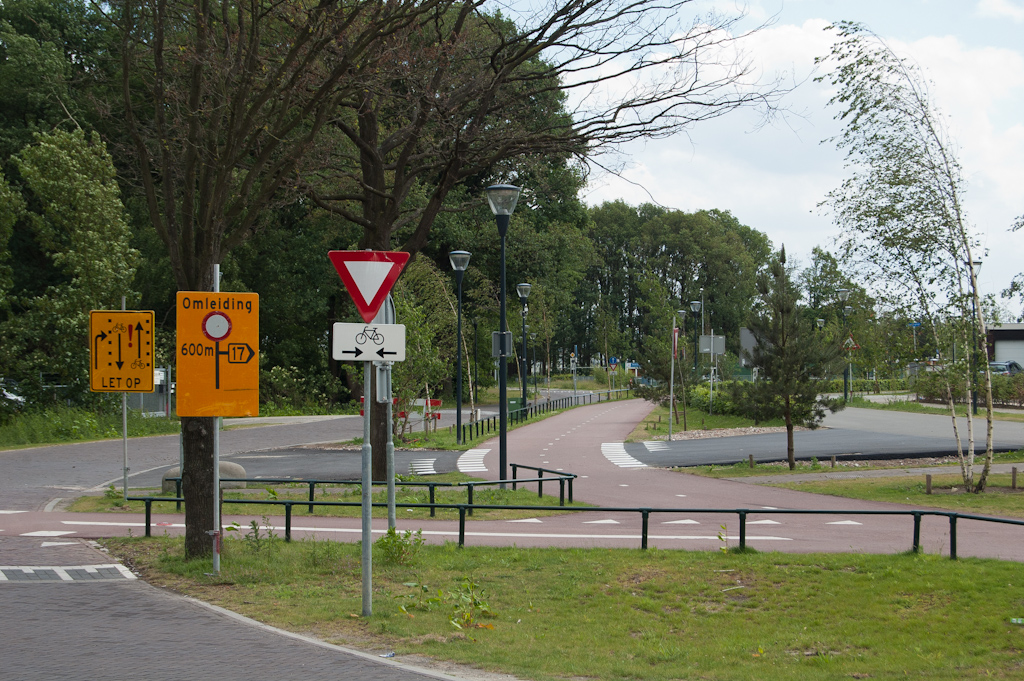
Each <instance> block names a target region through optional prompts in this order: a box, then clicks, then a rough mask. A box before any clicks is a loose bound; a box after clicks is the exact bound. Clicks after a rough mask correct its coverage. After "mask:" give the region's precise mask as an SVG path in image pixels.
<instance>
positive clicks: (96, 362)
mask: <svg viewBox="0 0 1024 681" xmlns="http://www.w3.org/2000/svg"><path fill="white" fill-rule="evenodd" d="M106 339H107V332H106V331H100V332H99V333H98V334H96V336H95V337H94V338H93V339H92V362H93V365H92V368H93V369H99V368H100V341H101V340H106Z"/></svg>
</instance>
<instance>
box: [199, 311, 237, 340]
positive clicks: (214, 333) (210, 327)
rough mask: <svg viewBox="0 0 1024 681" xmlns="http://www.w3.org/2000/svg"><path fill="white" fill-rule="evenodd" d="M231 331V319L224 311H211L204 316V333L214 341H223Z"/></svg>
mask: <svg viewBox="0 0 1024 681" xmlns="http://www.w3.org/2000/svg"><path fill="white" fill-rule="evenodd" d="M230 333H231V319H230V318H229V317H228V316H227V315H226V314H224V313H223V312H211V313H210V314H208V315H206V316H205V317H203V335H204V336H206V337H207V338H209V339H210V340H212V341H222V340H224V339H225V338H227V337H228V334H230Z"/></svg>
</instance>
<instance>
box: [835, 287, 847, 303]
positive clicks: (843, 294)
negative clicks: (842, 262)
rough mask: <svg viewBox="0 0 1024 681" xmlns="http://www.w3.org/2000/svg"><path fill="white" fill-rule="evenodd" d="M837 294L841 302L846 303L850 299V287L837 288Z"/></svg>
mask: <svg viewBox="0 0 1024 681" xmlns="http://www.w3.org/2000/svg"><path fill="white" fill-rule="evenodd" d="M836 295H838V296H839V300H840V301H841V302H844V303H845V302H846V301H847V300H849V299H850V289H848V288H837V289H836Z"/></svg>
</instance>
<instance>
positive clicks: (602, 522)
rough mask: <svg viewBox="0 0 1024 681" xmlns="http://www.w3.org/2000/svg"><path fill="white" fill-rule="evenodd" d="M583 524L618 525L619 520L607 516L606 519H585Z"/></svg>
mask: <svg viewBox="0 0 1024 681" xmlns="http://www.w3.org/2000/svg"><path fill="white" fill-rule="evenodd" d="M583 524H584V525H618V524H619V521H618V520H612V519H611V518H606V519H605V520H584V521H583Z"/></svg>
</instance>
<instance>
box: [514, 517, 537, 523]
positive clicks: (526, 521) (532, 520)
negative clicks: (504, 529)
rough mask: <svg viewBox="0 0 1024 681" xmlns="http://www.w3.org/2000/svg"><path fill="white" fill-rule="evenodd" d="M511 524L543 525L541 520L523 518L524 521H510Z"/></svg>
mask: <svg viewBox="0 0 1024 681" xmlns="http://www.w3.org/2000/svg"><path fill="white" fill-rule="evenodd" d="M508 522H510V523H542V522H544V521H543V520H541V519H540V518H523V519H522V520H509V521H508Z"/></svg>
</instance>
